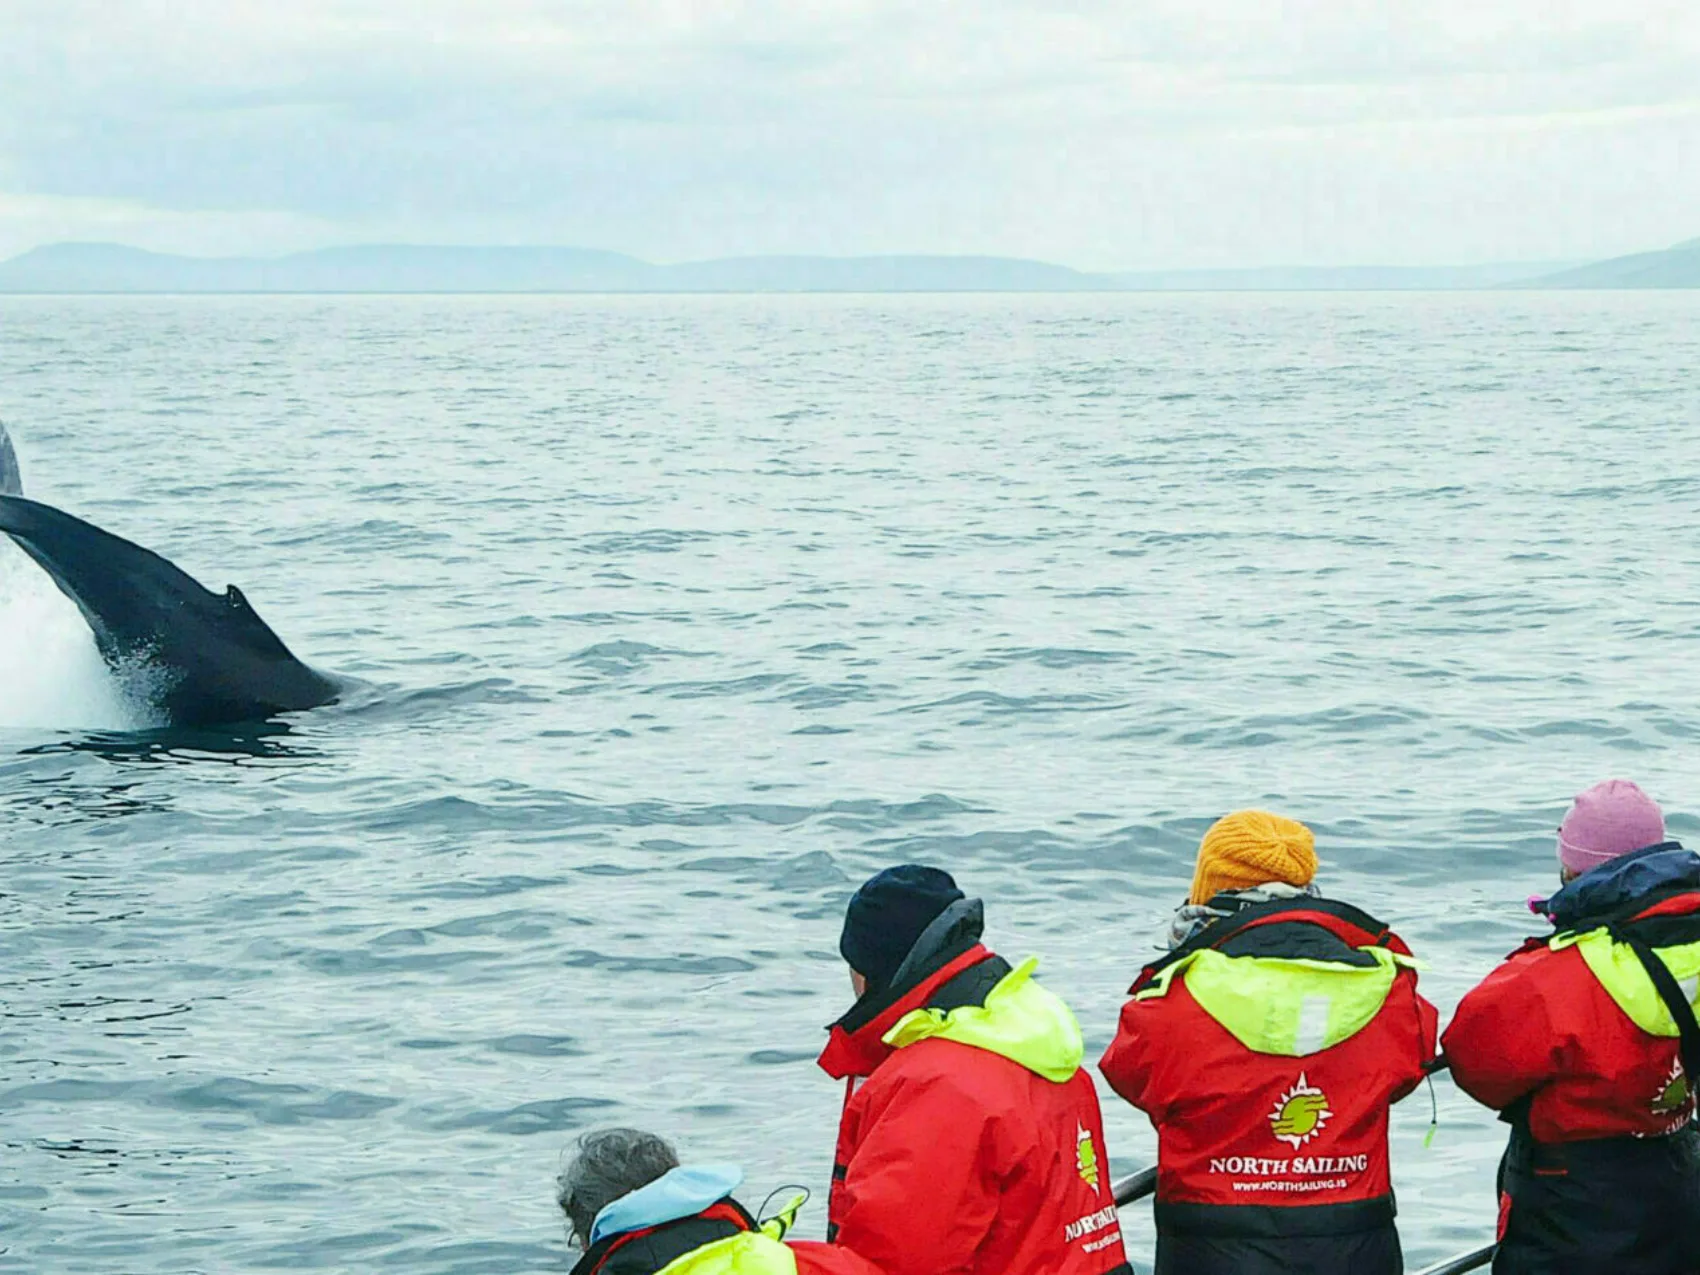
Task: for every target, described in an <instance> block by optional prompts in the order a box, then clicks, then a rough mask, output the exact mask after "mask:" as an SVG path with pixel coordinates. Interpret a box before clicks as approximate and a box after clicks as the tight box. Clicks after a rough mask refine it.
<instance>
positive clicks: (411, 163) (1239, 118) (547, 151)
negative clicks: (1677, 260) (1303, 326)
mask: <svg viewBox="0 0 1700 1275" xmlns="http://www.w3.org/2000/svg"><path fill="white" fill-rule="evenodd" d="M1697 235H1700V4H1697V3H1695V0H1422V2H1421V3H1418V2H1417V0H1054V2H1052V3H1040V2H1039V0H964V2H962V3H956V2H954V0H889V2H888V0H476V2H464V0H0V256H3V255H11V254H12V253H15V252H18V251H21V250H23V249H25V248H27V247H30V246H32V245H34V244H38V243H43V242H52V241H57V240H65V239H101V240H118V241H123V242H129V243H135V244H139V245H143V246H147V247H154V248H160V249H166V250H177V251H191V252H199V253H219V252H277V251H286V250H290V249H294V248H300V247H313V246H318V245H322V244H327V243H344V242H371V241H378V240H386V241H387V240H398V241H413V242H448V241H454V242H469V243H556V244H573V245H582V246H589V247H602V248H613V249H618V250H622V251H627V252H631V253H635V254H637V255H640V256H643V257H646V258H649V259H651V260H658V261H677V260H687V259H694V258H701V257H709V256H721V255H733V254H743V253H758V252H807V253H816V252H818V253H842V254H850V253H870V252H896V251H905V252H973V253H999V254H1010V255H1019V256H1030V257H1040V258H1045V259H1049V260H1055V261H1062V262H1067V263H1069V264H1072V265H1078V266H1083V267H1087V268H1117V267H1120V268H1141V267H1161V266H1221V265H1285V264H1366V263H1394V264H1449V263H1469V262H1482V261H1501V260H1567V259H1580V258H1589V257H1597V256H1604V255H1611V254H1615V253H1619V252H1629V251H1636V250H1640V249H1644V248H1649V247H1662V246H1666V245H1668V244H1670V243H1673V242H1676V241H1678V240H1683V239H1689V238H1693V237H1695V236H1697Z"/></svg>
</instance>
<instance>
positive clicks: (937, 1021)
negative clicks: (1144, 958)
mask: <svg viewBox="0 0 1700 1275" xmlns="http://www.w3.org/2000/svg"><path fill="white" fill-rule="evenodd" d="M1038 968H1039V961H1038V959H1037V958H1036V957H1031V956H1030V957H1028V958H1027V959H1026V960H1025V961H1023V962H1022V963H1021V964H1020V965H1018V966H1016V967H1015V968H1014V969H1013V970H1011V971H1010V972H1009V973H1008V974H1006V975H1004V976H1003V978H1002V979H1001V980H999V982H998V985H997V986H996V987H994V988H992V990H991V991H990V992H988V993H986V1002H985V1004H984V1005H964V1006H962V1007H961V1008H959V1009H953V1010H950V1011H949V1012H948V1013H947V1012H946V1011H944V1010H942V1009H917V1010H913V1011H911V1012H910V1013H907V1014H905V1015H904V1016H903V1017H902V1018H900V1019H898V1020H897V1024H896V1025H895V1026H894V1027H893V1028H892V1029H891V1030H890V1031H888V1032H887V1033H886V1034H885V1035H884V1036H883V1037H882V1039H883V1040H884V1041H885V1043H886V1044H888V1045H891V1046H892V1047H893V1048H896V1049H902V1048H904V1047H905V1046H907V1045H913V1044H915V1043H916V1042H917V1041H922V1040H951V1041H955V1042H956V1043H957V1044H959V1045H971V1046H973V1047H974V1048H975V1049H984V1050H987V1051H988V1052H990V1053H994V1054H998V1055H1000V1056H1001V1057H1004V1058H1008V1059H1009V1060H1010V1061H1011V1062H1015V1063H1019V1064H1020V1065H1021V1066H1023V1067H1025V1068H1027V1070H1028V1071H1031V1072H1033V1073H1034V1074H1035V1075H1037V1076H1042V1077H1043V1078H1044V1079H1046V1080H1049V1081H1051V1082H1052V1083H1053V1084H1058V1085H1060V1084H1064V1083H1066V1082H1067V1081H1069V1080H1072V1079H1073V1078H1074V1073H1075V1072H1077V1071H1079V1070H1080V1063H1081V1060H1082V1059H1083V1058H1085V1057H1086V1042H1085V1040H1084V1039H1083V1038H1082V1037H1081V1035H1080V1024H1079V1022H1077V1021H1076V1020H1075V1017H1074V1013H1073V1011H1072V1010H1070V1009H1069V1007H1068V1006H1067V1005H1065V1004H1063V1002H1062V1000H1061V999H1060V998H1059V997H1058V996H1056V995H1055V994H1054V993H1052V992H1050V991H1047V990H1046V989H1045V988H1043V987H1041V986H1039V984H1037V983H1035V982H1034V981H1033V971H1034V970H1036V969H1038Z"/></svg>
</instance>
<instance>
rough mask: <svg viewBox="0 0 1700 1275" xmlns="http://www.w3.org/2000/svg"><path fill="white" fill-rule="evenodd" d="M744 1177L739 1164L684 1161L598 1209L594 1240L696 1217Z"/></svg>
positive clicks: (593, 1242) (594, 1226)
mask: <svg viewBox="0 0 1700 1275" xmlns="http://www.w3.org/2000/svg"><path fill="white" fill-rule="evenodd" d="M743 1181H744V1171H743V1170H742V1169H740V1168H739V1167H738V1166H737V1165H735V1164H697V1165H690V1164H682V1165H680V1166H679V1167H678V1168H677V1169H670V1170H668V1171H667V1172H666V1173H663V1174H662V1175H661V1176H660V1177H658V1178H656V1179H655V1181H653V1182H651V1183H650V1184H649V1185H648V1186H645V1187H639V1188H638V1189H637V1190H635V1191H633V1192H632V1193H631V1194H630V1195H622V1196H621V1197H620V1198H619V1199H617V1200H615V1201H614V1202H613V1203H612V1204H610V1205H609V1206H608V1207H607V1208H605V1209H603V1210H602V1212H600V1213H598V1214H597V1215H596V1221H595V1222H594V1223H593V1224H592V1225H591V1228H590V1242H591V1243H592V1244H597V1243H599V1242H601V1241H602V1240H605V1239H607V1238H608V1237H609V1236H610V1235H624V1234H625V1233H626V1232H628V1231H641V1230H643V1229H644V1228H645V1227H650V1226H660V1225H662V1224H663V1223H665V1222H677V1221H678V1220H679V1219H680V1218H686V1217H695V1216H696V1215H697V1214H698V1213H701V1212H702V1211H703V1210H704V1209H706V1208H707V1207H708V1206H709V1205H711V1204H716V1203H718V1202H719V1201H721V1200H724V1199H725V1198H726V1197H727V1196H729V1195H731V1194H732V1192H734V1191H736V1190H737V1189H738V1187H739V1186H740V1185H741V1184H742V1182H743Z"/></svg>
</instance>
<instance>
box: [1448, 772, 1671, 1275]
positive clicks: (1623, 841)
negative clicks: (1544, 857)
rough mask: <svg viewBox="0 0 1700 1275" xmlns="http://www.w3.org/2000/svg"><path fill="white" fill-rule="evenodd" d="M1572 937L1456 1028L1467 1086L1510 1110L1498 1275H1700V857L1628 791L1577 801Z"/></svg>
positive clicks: (1562, 926) (1537, 954) (1533, 949)
mask: <svg viewBox="0 0 1700 1275" xmlns="http://www.w3.org/2000/svg"><path fill="white" fill-rule="evenodd" d="M1558 857H1559V863H1560V865H1561V868H1562V877H1563V882H1564V885H1563V888H1562V889H1560V890H1559V891H1558V893H1557V894H1555V895H1553V896H1552V898H1550V899H1545V900H1539V901H1535V902H1532V903H1531V904H1530V906H1531V907H1532V908H1534V909H1535V910H1537V911H1538V912H1540V913H1542V914H1544V915H1545V916H1547V917H1548V918H1549V919H1550V920H1551V921H1552V922H1553V924H1554V925H1555V927H1556V928H1557V933H1556V934H1554V935H1552V936H1551V937H1546V938H1533V939H1530V940H1529V941H1528V942H1527V943H1525V944H1524V945H1523V946H1522V947H1521V948H1519V949H1518V950H1517V951H1516V952H1514V953H1512V954H1511V956H1510V957H1508V958H1507V959H1506V961H1505V963H1504V964H1503V965H1501V966H1500V967H1499V968H1498V969H1497V970H1495V971H1494V972H1493V973H1492V974H1490V975H1489V976H1488V977H1487V979H1486V980H1484V981H1483V982H1482V983H1481V985H1480V986H1478V987H1477V988H1475V990H1474V991H1472V992H1470V993H1469V995H1467V996H1465V997H1464V999H1463V1001H1462V1002H1461V1003H1460V1004H1459V1006H1458V1012H1457V1013H1456V1014H1455V1015H1454V1016H1453V1019H1452V1023H1451V1025H1450V1026H1449V1027H1447V1029H1446V1035H1445V1037H1444V1039H1443V1044H1444V1051H1445V1057H1446V1059H1447V1061H1448V1063H1449V1064H1450V1065H1451V1068H1452V1078H1453V1079H1454V1080H1455V1081H1456V1082H1457V1084H1458V1087H1459V1088H1460V1089H1462V1090H1464V1092H1465V1093H1467V1094H1469V1095H1470V1096H1471V1097H1473V1098H1475V1099H1476V1100H1477V1101H1478V1102H1481V1103H1484V1104H1485V1105H1487V1106H1489V1107H1492V1108H1494V1109H1495V1110H1497V1111H1499V1112H1500V1115H1501V1118H1502V1119H1504V1120H1505V1121H1507V1123H1509V1124H1510V1125H1511V1137H1510V1141H1509V1143H1508V1145H1507V1147H1506V1151H1505V1156H1504V1158H1503V1160H1502V1161H1501V1162H1500V1171H1499V1189H1500V1204H1499V1236H1500V1243H1499V1251H1498V1253H1497V1254H1496V1255H1495V1258H1494V1266H1493V1269H1494V1271H1495V1273H1496V1275H1603V1273H1605V1272H1610V1275H1692V1273H1693V1272H1697V1271H1700V1132H1696V1130H1695V1128H1694V1123H1693V1121H1694V1096H1693V1094H1692V1092H1691V1091H1690V1084H1691V1082H1692V1080H1693V1078H1694V1076H1695V1075H1696V1074H1700V1027H1696V1025H1695V1020H1694V1009H1693V1001H1694V999H1695V988H1696V986H1697V983H1696V980H1697V978H1700V856H1696V855H1695V854H1693V853H1691V852H1690V851H1687V850H1684V849H1683V848H1682V847H1681V845H1679V844H1678V843H1676V842H1674V841H1666V840H1665V826H1664V816H1663V813H1662V812H1661V811H1660V810H1659V807H1658V805H1657V804H1656V803H1655V802H1654V801H1653V799H1652V798H1651V797H1649V796H1647V794H1646V793H1644V792H1642V791H1641V789H1640V788H1638V787H1636V786H1635V785H1634V784H1632V783H1630V782H1628V781H1627V780H1621V779H1614V780H1608V781H1607V782H1605V783H1603V784H1598V785H1596V786H1595V787H1593V788H1590V789H1589V790H1588V791H1587V792H1584V793H1583V794H1581V796H1579V797H1577V798H1576V801H1575V804H1574V805H1573V806H1572V808H1571V810H1570V812H1569V814H1567V815H1566V816H1565V819H1564V823H1563V825H1562V826H1561V827H1560V829H1559V835H1558Z"/></svg>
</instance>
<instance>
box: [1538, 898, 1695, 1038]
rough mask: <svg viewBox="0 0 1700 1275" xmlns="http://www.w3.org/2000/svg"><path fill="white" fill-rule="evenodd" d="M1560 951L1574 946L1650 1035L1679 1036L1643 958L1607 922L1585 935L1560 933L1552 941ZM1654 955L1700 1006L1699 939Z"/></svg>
mask: <svg viewBox="0 0 1700 1275" xmlns="http://www.w3.org/2000/svg"><path fill="white" fill-rule="evenodd" d="M1547 946H1548V947H1550V948H1551V949H1552V950H1553V951H1555V952H1562V951H1563V950H1564V949H1565V948H1567V947H1574V948H1575V949H1576V950H1577V951H1578V952H1580V953H1581V954H1582V960H1583V961H1584V962H1585V963H1586V964H1587V966H1588V969H1589V970H1590V971H1591V972H1592V973H1593V975H1594V977H1595V978H1596V979H1598V980H1599V984H1600V986H1601V987H1603V988H1605V990H1606V994H1607V995H1608V996H1610V997H1611V998H1612V1000H1614V1001H1616V1002H1617V1007H1618V1008H1619V1009H1621V1010H1622V1011H1623V1012H1624V1014H1626V1015H1627V1016H1628V1018H1629V1021H1630V1022H1632V1023H1634V1024H1635V1025H1636V1026H1637V1027H1639V1028H1640V1029H1641V1030H1642V1031H1644V1032H1646V1033H1647V1034H1648V1035H1649V1036H1671V1037H1675V1036H1680V1035H1681V1034H1682V1033H1681V1032H1680V1031H1678V1030H1677V1026H1676V1019H1674V1018H1672V1017H1671V1012H1670V1009H1669V1008H1668V1007H1667V1006H1666V1005H1665V1002H1664V999H1663V998H1662V997H1661V996H1660V995H1659V992H1658V989H1657V988H1656V987H1654V986H1653V980H1652V979H1651V978H1650V977H1649V976H1648V974H1647V971H1646V969H1645V968H1644V967H1643V966H1642V964H1641V961H1640V958H1638V957H1637V956H1636V955H1635V952H1634V950H1633V949H1632V948H1630V947H1629V945H1628V944H1626V943H1617V942H1613V940H1612V937H1611V931H1610V930H1609V929H1607V928H1606V927H1604V926H1601V927H1600V928H1599V929H1597V930H1587V931H1585V932H1583V933H1581V934H1573V933H1564V934H1555V935H1554V936H1553V937H1552V938H1551V939H1549V940H1548V941H1547ZM1652 951H1653V955H1654V956H1656V957H1658V958H1659V960H1661V961H1663V962H1664V964H1665V968H1667V969H1668V970H1670V972H1671V977H1672V978H1674V979H1676V984H1677V986H1678V987H1680V988H1682V991H1683V994H1684V995H1685V996H1687V997H1688V1002H1689V1004H1691V1005H1694V1006H1696V1007H1697V1009H1700V943H1681V944H1678V945H1677V946H1675V947H1656V948H1653V949H1652Z"/></svg>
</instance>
